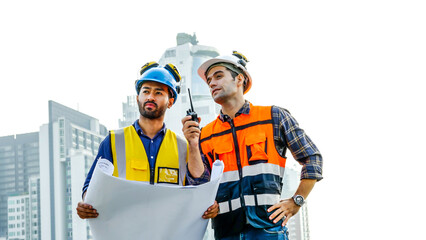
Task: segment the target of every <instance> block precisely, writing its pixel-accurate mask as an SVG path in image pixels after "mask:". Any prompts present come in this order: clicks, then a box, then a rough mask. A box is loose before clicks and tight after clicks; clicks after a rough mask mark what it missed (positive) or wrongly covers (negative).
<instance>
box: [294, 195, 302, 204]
mask: <svg viewBox="0 0 426 240" xmlns="http://www.w3.org/2000/svg"><path fill="white" fill-rule="evenodd" d="M294 202H295V203H296V204H297V205H299V206H302V204H303V202H304V199H303V197H302V196H296V197H294Z"/></svg>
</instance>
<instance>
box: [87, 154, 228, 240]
mask: <svg viewBox="0 0 426 240" xmlns="http://www.w3.org/2000/svg"><path fill="white" fill-rule="evenodd" d="M223 168H224V166H223V162H221V161H216V162H214V164H213V168H212V174H211V180H210V182H208V183H205V184H202V185H199V186H172V185H166V184H156V185H150V184H148V183H145V182H137V181H129V180H125V179H121V178H117V177H113V176H112V173H113V170H114V166H113V165H112V164H111V162H109V161H108V160H105V159H99V160H98V164H97V165H96V168H95V171H94V173H93V176H92V180H91V182H90V185H89V188H88V190H87V194H86V198H85V202H86V203H88V204H91V205H92V206H93V207H94V208H95V209H97V211H98V213H99V216H98V217H97V218H94V219H90V220H88V221H89V225H90V228H91V230H92V234H93V237H94V239H95V240H117V239H121V240H139V239H147V240H163V239H164V240H166V239H167V240H169V239H177V240H182V239H185V240H201V239H202V238H203V236H204V232H205V230H206V227H207V223H208V220H206V219H203V218H201V216H202V215H203V213H204V211H206V210H207V208H208V207H210V206H211V205H212V204H213V203H214V199H215V197H216V192H217V189H218V187H219V182H220V178H221V177H222V173H223Z"/></svg>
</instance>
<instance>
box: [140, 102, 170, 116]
mask: <svg viewBox="0 0 426 240" xmlns="http://www.w3.org/2000/svg"><path fill="white" fill-rule="evenodd" d="M147 103H151V104H154V105H155V107H156V108H155V109H154V110H145V105H146V104H147ZM138 107H139V113H140V114H141V115H142V116H143V117H145V118H148V119H157V118H159V117H162V116H164V114H165V113H166V109H167V106H166V105H164V106H161V107H159V106H158V105H157V104H156V103H155V102H152V101H147V102H145V103H144V104H141V103H140V102H139V100H138Z"/></svg>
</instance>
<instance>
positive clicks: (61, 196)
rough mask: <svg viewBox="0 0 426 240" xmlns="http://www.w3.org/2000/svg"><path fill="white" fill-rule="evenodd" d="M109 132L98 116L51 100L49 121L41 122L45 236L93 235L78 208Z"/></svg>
mask: <svg viewBox="0 0 426 240" xmlns="http://www.w3.org/2000/svg"><path fill="white" fill-rule="evenodd" d="M106 134H107V130H106V128H105V127H104V126H103V125H101V124H99V121H98V120H97V119H95V118H93V117H90V116H88V115H86V114H83V113H81V112H78V111H76V110H73V109H71V108H68V107H66V106H63V105H61V104H59V103H56V102H54V101H49V123H48V124H45V125H43V126H41V128H40V141H39V142H40V191H41V193H42V194H41V198H40V200H41V209H40V210H41V239H43V240H55V239H57V240H86V239H91V234H90V230H89V228H88V225H87V221H84V220H82V219H80V218H79V217H78V215H77V213H76V210H75V208H76V206H77V203H78V202H80V201H81V189H82V187H83V183H84V180H85V178H86V175H87V172H88V171H89V169H90V167H91V165H92V163H93V160H94V159H95V157H96V154H97V151H98V148H99V144H100V142H101V141H102V140H103V139H104V137H105V136H106Z"/></svg>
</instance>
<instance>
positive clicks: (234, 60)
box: [197, 51, 252, 94]
mask: <svg viewBox="0 0 426 240" xmlns="http://www.w3.org/2000/svg"><path fill="white" fill-rule="evenodd" d="M247 62H248V60H247V58H246V57H245V56H244V55H243V54H241V53H239V52H237V51H234V52H233V53H232V55H225V56H218V57H215V58H212V59H209V60H207V61H205V62H204V63H203V64H201V66H200V67H199V68H198V71H197V72H198V75H199V76H200V77H201V78H202V79H203V80H204V81H205V82H206V83H207V77H206V75H207V71H208V70H210V68H211V67H212V66H213V65H217V64H219V63H225V64H226V63H228V64H230V65H232V66H234V67H235V68H236V69H238V70H239V71H237V73H240V72H242V73H243V75H244V77H245V79H246V81H245V86H244V94H246V93H247V92H248V91H249V90H250V88H251V81H252V80H251V76H250V74H249V73H248V71H247V69H246V67H245V66H246V64H247ZM225 67H227V66H226V65H225ZM230 70H233V71H234V72H235V70H234V69H230Z"/></svg>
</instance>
